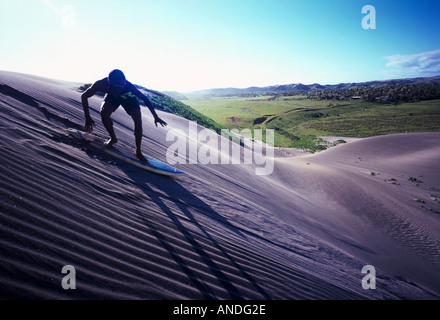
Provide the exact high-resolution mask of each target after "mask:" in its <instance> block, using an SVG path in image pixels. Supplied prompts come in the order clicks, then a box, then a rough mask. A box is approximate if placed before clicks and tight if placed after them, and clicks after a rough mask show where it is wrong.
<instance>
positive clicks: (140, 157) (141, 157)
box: [134, 151, 148, 163]
mask: <svg viewBox="0 0 440 320" xmlns="http://www.w3.org/2000/svg"><path fill="white" fill-rule="evenodd" d="M134 156H135V157H136V158H138V159H139V161H141V162H143V163H148V160H147V158H145V156H144V155H143V154H142V152H139V151H135V152H134Z"/></svg>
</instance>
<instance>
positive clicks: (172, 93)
mask: <svg viewBox="0 0 440 320" xmlns="http://www.w3.org/2000/svg"><path fill="white" fill-rule="evenodd" d="M161 92H162V93H163V94H165V95H167V96H169V97H171V98H173V99H175V100H188V98H187V97H185V96H184V95H183V94H182V93H179V92H177V91H161Z"/></svg>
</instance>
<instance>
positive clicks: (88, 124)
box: [83, 118, 95, 132]
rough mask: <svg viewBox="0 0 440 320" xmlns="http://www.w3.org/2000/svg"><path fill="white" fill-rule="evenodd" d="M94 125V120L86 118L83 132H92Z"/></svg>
mask: <svg viewBox="0 0 440 320" xmlns="http://www.w3.org/2000/svg"><path fill="white" fill-rule="evenodd" d="M94 127H95V121H93V119H92V118H86V124H85V125H84V128H83V129H84V131H85V132H92V131H93V128H94Z"/></svg>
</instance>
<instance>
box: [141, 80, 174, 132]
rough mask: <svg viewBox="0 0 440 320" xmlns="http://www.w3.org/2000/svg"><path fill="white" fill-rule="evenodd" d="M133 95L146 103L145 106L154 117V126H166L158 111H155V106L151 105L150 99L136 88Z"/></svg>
mask: <svg viewBox="0 0 440 320" xmlns="http://www.w3.org/2000/svg"><path fill="white" fill-rule="evenodd" d="M133 88H134V90H133V93H134V94H135V95H136V97H138V98H139V99H141V100H142V101H143V102H145V105H146V106H147V107H148V109H149V110H150V112H151V114H152V115H153V117H154V124H155V125H156V127H157V124H158V123H159V124H160V125H161V126H162V127H164V126H166V125H167V123H166V122H165V121H163V120H162V119H161V118H159V116H158V115H157V113H156V110H154V107H153V105H152V104H151V102H150V100H149V99H148V97H147V96H146V95H144V94H143V93H142V92H140V91H139V90H138V89H137V88H136V87H134V86H133Z"/></svg>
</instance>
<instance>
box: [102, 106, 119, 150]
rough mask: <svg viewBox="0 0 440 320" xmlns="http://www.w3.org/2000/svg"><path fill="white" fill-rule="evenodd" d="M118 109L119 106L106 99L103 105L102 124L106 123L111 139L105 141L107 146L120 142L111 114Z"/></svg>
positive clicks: (105, 126)
mask: <svg viewBox="0 0 440 320" xmlns="http://www.w3.org/2000/svg"><path fill="white" fill-rule="evenodd" d="M116 109H117V107H116V106H114V105H113V104H111V103H110V102H108V101H104V102H103V103H102V106H101V120H102V124H103V125H104V128H105V129H106V130H107V132H108V133H109V135H110V139H109V140H108V141H106V142H104V145H105V146H106V147H107V148H111V147H112V146H113V145H114V144H115V143H117V142H118V139H117V138H116V134H115V130H114V129H113V121H112V119H111V115H112V113H113V112H114V111H115V110H116Z"/></svg>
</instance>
